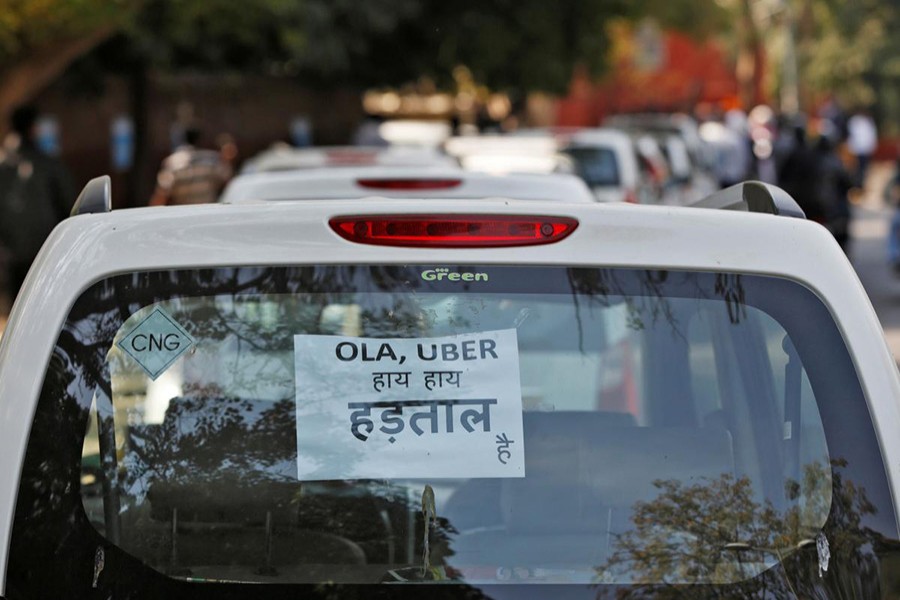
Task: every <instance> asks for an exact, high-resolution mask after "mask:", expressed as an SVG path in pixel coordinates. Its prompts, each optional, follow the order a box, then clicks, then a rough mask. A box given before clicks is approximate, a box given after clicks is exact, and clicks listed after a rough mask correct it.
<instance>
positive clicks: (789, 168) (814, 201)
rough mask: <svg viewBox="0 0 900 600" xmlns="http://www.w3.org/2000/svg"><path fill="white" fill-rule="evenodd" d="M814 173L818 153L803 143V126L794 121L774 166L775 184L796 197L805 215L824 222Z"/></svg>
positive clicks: (824, 207) (826, 213)
mask: <svg viewBox="0 0 900 600" xmlns="http://www.w3.org/2000/svg"><path fill="white" fill-rule="evenodd" d="M818 176H819V160H818V156H817V154H816V153H815V152H814V151H813V150H812V149H811V148H810V147H809V145H808V144H807V141H806V129H805V128H804V127H803V126H801V125H795V126H794V127H793V143H792V145H791V149H790V151H789V152H788V153H787V156H785V158H784V162H782V164H781V166H780V167H779V169H778V185H779V186H781V187H782V188H783V189H784V191H786V192H787V193H788V194H790V195H791V197H793V198H794V200H796V201H797V204H799V205H800V208H802V209H803V212H804V213H806V218H808V219H810V220H813V221H816V222H818V223H822V224H824V223H825V222H826V221H827V218H828V209H827V207H826V206H825V203H824V202H823V201H822V199H821V198H820V197H819V190H818V189H817V177H818Z"/></svg>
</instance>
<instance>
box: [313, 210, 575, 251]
mask: <svg viewBox="0 0 900 600" xmlns="http://www.w3.org/2000/svg"><path fill="white" fill-rule="evenodd" d="M329 225H331V228H332V229H333V230H334V231H335V232H336V233H337V234H338V235H340V236H341V237H342V238H344V239H345V240H350V241H351V242H356V243H359V244H374V245H377V246H413V247H423V248H486V247H499V246H531V245H536V244H549V243H552V242H558V241H559V240H561V239H563V238H565V237H566V236H568V235H569V234H570V233H572V232H573V231H575V228H576V227H578V221H576V220H575V219H572V218H569V217H540V216H513V215H466V216H460V215H377V216H368V217H335V218H333V219H331V221H329Z"/></svg>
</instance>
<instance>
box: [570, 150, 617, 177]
mask: <svg viewBox="0 0 900 600" xmlns="http://www.w3.org/2000/svg"><path fill="white" fill-rule="evenodd" d="M566 154H567V155H569V156H571V157H572V159H573V160H574V161H575V171H576V173H578V175H579V176H580V177H581V178H582V179H584V181H585V183H587V184H588V185H589V186H591V187H595V186H617V185H620V183H621V180H620V178H619V163H618V161H617V160H616V153H615V152H614V151H613V150H612V149H610V148H592V147H579V146H573V147H571V148H568V149H567V150H566Z"/></svg>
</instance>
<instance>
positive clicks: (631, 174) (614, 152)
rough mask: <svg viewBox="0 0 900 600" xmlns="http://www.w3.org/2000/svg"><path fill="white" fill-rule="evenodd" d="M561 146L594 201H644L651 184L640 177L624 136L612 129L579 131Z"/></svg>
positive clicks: (631, 144)
mask: <svg viewBox="0 0 900 600" xmlns="http://www.w3.org/2000/svg"><path fill="white" fill-rule="evenodd" d="M561 145H562V151H563V152H564V153H565V154H566V155H567V156H569V157H571V158H572V160H573V162H574V163H575V172H576V173H577V174H578V175H579V176H580V177H581V178H582V179H584V181H585V183H586V184H587V185H588V186H589V187H590V188H591V191H593V192H594V197H595V198H596V199H597V201H598V202H631V203H637V202H639V199H640V198H644V200H645V201H647V200H648V193H649V192H648V188H649V186H650V185H651V182H650V181H648V180H647V179H645V178H642V175H641V169H640V164H639V159H638V156H637V151H636V149H635V146H634V142H633V140H632V139H631V138H630V137H629V136H628V134H626V133H623V132H621V131H618V130H615V129H583V130H580V131H576V132H572V133H570V134H568V135H566V136H565V137H564V138H563V139H562V140H561Z"/></svg>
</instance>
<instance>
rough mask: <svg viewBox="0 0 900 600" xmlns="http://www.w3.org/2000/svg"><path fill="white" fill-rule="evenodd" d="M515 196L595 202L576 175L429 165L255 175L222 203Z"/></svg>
mask: <svg viewBox="0 0 900 600" xmlns="http://www.w3.org/2000/svg"><path fill="white" fill-rule="evenodd" d="M366 197H368V198H372V199H378V198H419V199H422V198H443V199H450V198H490V197H494V198H514V199H518V200H549V201H565V202H591V201H593V197H592V196H591V192H590V190H588V189H587V187H586V186H585V185H584V183H583V182H582V181H581V180H580V179H578V178H577V177H575V176H574V175H565V174H561V173H553V174H548V175H538V174H533V173H524V174H515V175H491V174H489V173H478V172H473V171H463V170H461V169H458V168H457V169H448V168H428V167H406V168H403V167H347V168H330V169H304V170H298V171H284V172H277V173H273V172H266V173H251V174H247V175H240V176H238V177H235V178H234V179H232V180H231V182H230V183H229V184H228V187H226V188H225V191H224V192H223V193H222V197H221V199H220V201H221V202H224V203H228V204H234V203H243V202H255V201H268V200H317V199H318V200H323V199H331V198H344V199H350V198H366Z"/></svg>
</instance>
